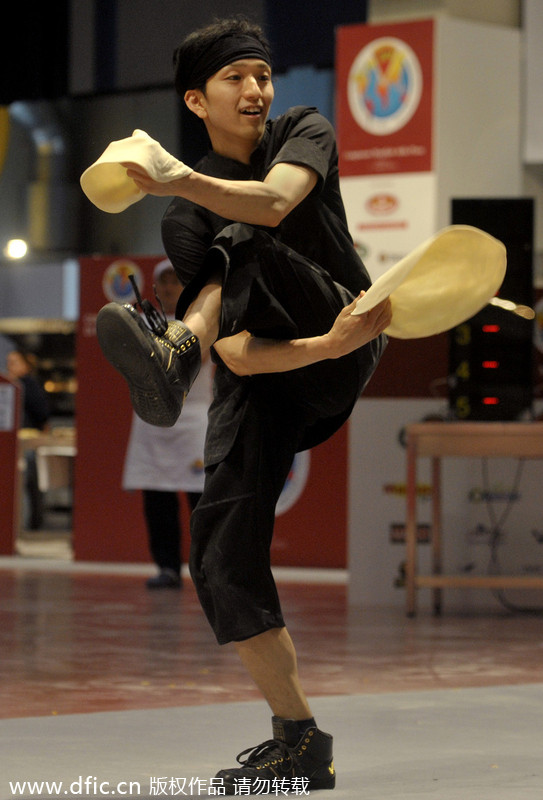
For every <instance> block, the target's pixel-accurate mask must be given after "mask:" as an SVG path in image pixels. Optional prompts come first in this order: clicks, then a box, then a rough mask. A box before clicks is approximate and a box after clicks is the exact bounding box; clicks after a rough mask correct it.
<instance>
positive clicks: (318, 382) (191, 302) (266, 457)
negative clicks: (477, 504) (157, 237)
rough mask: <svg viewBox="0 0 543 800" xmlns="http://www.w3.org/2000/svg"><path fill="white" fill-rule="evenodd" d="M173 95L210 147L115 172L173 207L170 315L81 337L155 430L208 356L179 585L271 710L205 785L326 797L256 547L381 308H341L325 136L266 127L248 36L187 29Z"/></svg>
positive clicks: (332, 424)
mask: <svg viewBox="0 0 543 800" xmlns="http://www.w3.org/2000/svg"><path fill="white" fill-rule="evenodd" d="M175 85H176V90H177V92H178V93H179V94H180V96H181V97H182V98H184V101H185V103H186V104H187V106H188V108H189V109H190V110H191V111H192V112H193V113H194V114H196V116H197V117H199V118H200V120H202V121H203V123H204V125H205V128H206V130H207V134H208V136H209V139H210V141H211V148H212V149H211V151H210V152H209V154H208V155H207V156H206V157H205V158H204V159H203V160H202V161H201V162H200V163H199V164H198V165H197V166H196V169H195V170H194V171H193V170H191V169H190V168H188V167H184V165H181V164H180V168H181V169H180V173H179V177H175V178H173V179H172V180H168V181H164V180H162V181H157V180H155V179H154V178H152V177H150V175H149V173H148V172H147V171H145V170H143V169H142V168H139V167H138V166H137V165H134V164H133V165H130V164H128V163H125V164H124V166H126V167H127V168H128V176H129V177H130V178H131V179H132V180H133V181H134V182H135V183H136V185H137V187H138V188H139V189H141V190H142V191H143V192H145V193H149V194H153V195H157V196H174V198H175V199H174V200H173V201H172V203H171V205H170V206H169V208H168V209H167V211H166V214H165V216H164V220H163V241H164V247H165V250H166V252H167V254H168V257H169V258H170V260H171V262H172V264H173V265H174V267H175V269H176V272H177V274H178V276H179V279H180V281H181V283H182V284H183V285H184V286H185V287H186V288H185V290H184V291H183V294H182V295H181V299H180V304H179V306H178V309H177V321H174V322H170V323H169V325H168V327H167V330H163V329H162V328H161V327H160V325H158V327H157V326H156V325H155V330H154V332H151V331H149V328H148V327H146V326H145V324H144V323H143V322H142V320H141V315H140V314H139V313H137V312H136V311H135V309H134V308H132V307H130V306H120V305H116V304H109V305H108V306H106V307H105V308H104V309H102V311H101V312H100V314H99V316H98V320H97V330H98V336H99V340H100V344H101V346H102V349H103V351H104V353H105V355H106V357H107V358H108V359H109V361H110V362H111V363H112V364H113V365H114V366H115V367H116V368H117V369H118V370H119V371H120V372H121V374H122V375H123V376H124V377H125V379H126V380H127V382H128V384H129V387H130V392H131V398H132V402H133V404H134V408H135V410H136V412H137V413H138V414H140V415H141V416H142V417H143V418H145V419H147V421H150V422H153V423H154V424H158V425H166V426H168V425H172V424H173V422H174V421H175V419H176V417H177V416H178V414H179V412H180V410H181V407H182V403H183V399H184V396H185V393H186V392H187V391H188V390H189V388H190V385H191V382H192V380H194V377H195V375H196V374H197V371H198V368H199V357H200V351H201V350H203V349H207V348H209V347H213V357H214V360H215V361H216V363H217V370H216V375H215V385H214V401H213V403H212V406H211V409H210V413H209V421H208V434H207V440H206V452H205V460H206V481H205V488H204V493H203V496H202V499H201V501H200V503H199V504H198V507H197V509H196V511H195V512H194V514H193V516H192V523H191V536H192V544H191V560H190V568H191V575H192V578H193V580H194V584H195V586H196V589H197V591H198V595H199V598H200V601H201V603H202V607H203V609H204V611H205V613H206V615H207V617H208V620H209V622H210V624H211V626H212V628H213V630H214V632H215V635H216V637H217V641H218V642H219V644H226V643H229V642H233V643H234V646H235V647H236V649H237V652H238V653H239V656H240V658H241V660H242V662H243V664H244V665H245V667H246V668H247V670H248V672H249V673H250V675H251V677H252V678H253V680H254V681H255V683H256V685H257V686H258V687H259V689H260V690H261V691H262V693H263V695H264V697H265V699H266V701H267V702H268V704H269V706H270V708H271V710H272V713H273V718H272V724H273V738H272V739H271V740H269V741H267V742H265V743H264V744H263V745H260V746H258V747H256V748H250V750H246V751H244V753H242V754H240V756H239V757H238V762H239V764H240V766H238V767H236V768H232V769H224V770H221V771H220V772H219V773H218V774H217V778H219V779H222V780H223V782H224V786H225V787H226V793H227V794H235V793H237V791H236V789H237V788H239V787H240V786H242V785H243V786H244V787H245V788H247V786H248V785H250V786H251V787H252V788H253V789H254V790H255V791H258V793H260V794H261V793H264V792H265V791H273V787H274V786H277V783H276V782H277V781H282V783H281V786H283V788H285V787H286V788H288V785H290V786H291V787H292V788H293V787H294V786H296V785H297V786H300V785H301V784H300V781H305V786H306V787H307V788H308V789H309V790H312V789H332V788H333V787H334V785H335V771H334V765H333V755H332V737H331V736H330V735H329V734H327V733H324V732H323V731H321V730H320V729H319V728H318V727H317V724H316V722H315V719H314V718H313V714H312V712H311V709H310V707H309V704H308V701H307V698H306V696H305V694H304V692H303V689H302V687H301V685H300V680H299V677H298V671H297V664H296V653H295V649H294V645H293V643H292V640H291V639H290V636H289V634H288V631H287V628H286V627H285V623H284V620H283V616H282V613H281V607H280V603H279V599H278V595H277V591H276V587H275V583H274V580H273V576H272V572H271V569H270V553H269V551H270V543H271V538H272V534H273V525H274V514H275V506H276V503H277V500H278V498H279V495H280V493H281V491H282V488H283V485H284V483H285V480H286V477H287V475H288V471H289V469H290V467H291V464H292V460H293V457H294V455H295V453H296V452H297V451H300V450H303V449H306V448H308V447H313V446H314V445H316V444H318V443H319V442H322V441H324V440H325V439H326V438H328V437H329V436H331V435H332V433H334V431H336V430H337V429H338V428H339V427H340V425H341V424H343V422H344V421H345V420H346V419H347V418H348V416H349V414H350V413H351V411H352V408H353V406H354V404H355V402H356V399H357V398H358V396H359V395H360V393H361V391H362V389H363V388H364V386H365V385H366V383H367V381H368V380H369V378H370V376H371V374H372V373H373V371H374V369H375V367H376V365H377V363H378V360H379V357H380V355H381V352H382V350H383V347H384V343H385V338H386V337H384V335H382V331H383V330H385V328H386V327H387V325H388V324H389V323H390V319H391V311H390V303H389V301H388V300H385V301H383V302H382V303H380V304H379V305H378V306H377V307H375V308H374V309H372V310H371V311H369V312H368V313H367V314H362V315H361V316H352V315H351V311H352V310H353V308H354V305H355V302H356V298H358V297H359V296H360V294H361V293H362V292H364V291H365V290H366V289H368V287H369V286H370V280H369V277H368V274H367V272H366V270H365V268H364V266H363V264H362V262H361V261H360V259H359V257H358V255H357V253H356V251H355V248H354V246H353V243H352V240H351V237H350V236H349V233H348V230H347V225H346V219H345V212H344V208H343V203H342V200H341V196H340V192H339V176H338V165H337V151H336V143H335V137H334V133H333V129H332V126H331V125H330V124H329V123H328V122H327V121H326V120H325V119H324V118H323V117H322V116H321V115H320V114H319V113H318V112H317V111H316V110H315V109H311V108H306V107H301V106H300V107H296V108H293V109H290V110H289V111H288V112H286V113H285V114H284V115H282V116H281V117H279V118H278V119H276V120H273V121H269V120H268V119H267V118H268V112H269V109H270V105H271V102H272V99H273V85H272V81H271V57H270V51H269V47H268V44H267V42H266V40H265V38H264V37H263V35H262V32H261V30H260V29H259V28H258V27H256V26H253V25H252V24H250V23H248V22H246V21H243V20H237V19H236V20H226V21H223V22H220V23H216V24H213V25H211V26H209V27H207V28H205V29H203V30H200V31H197V32H195V33H193V34H191V35H190V36H189V37H188V38H187V39H186V40H185V41H184V43H183V44H182V45H181V46H180V47H179V48H178V50H177V51H176V53H175ZM177 163H178V164H179V163H180V162H177ZM242 756H245V758H242ZM285 781H286V782H287V783H286V784H285ZM274 782H275V783H274ZM288 782H290V784H289V783H288ZM266 786H267V787H268V789H267V790H266V788H265V787H266Z"/></svg>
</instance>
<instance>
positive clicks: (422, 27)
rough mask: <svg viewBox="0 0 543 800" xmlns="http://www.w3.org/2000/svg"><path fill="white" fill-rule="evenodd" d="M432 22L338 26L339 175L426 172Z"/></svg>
mask: <svg viewBox="0 0 543 800" xmlns="http://www.w3.org/2000/svg"><path fill="white" fill-rule="evenodd" d="M433 38H434V23H433V21H432V20H423V21H415V22H403V23H397V24H393V25H349V26H344V27H340V28H339V29H338V34H337V41H336V51H337V52H336V97H337V130H338V146H339V166H340V173H341V175H342V176H348V175H381V174H387V173H399V172H429V171H431V170H432V105H433V104H432V84H433Z"/></svg>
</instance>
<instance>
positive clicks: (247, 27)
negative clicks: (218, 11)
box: [173, 16, 271, 97]
mask: <svg viewBox="0 0 543 800" xmlns="http://www.w3.org/2000/svg"><path fill="white" fill-rule="evenodd" d="M221 40H224V42H225V46H227V42H228V41H232V40H244V41H245V40H253V41H254V45H255V47H256V48H257V49H258V51H259V53H258V54H259V55H260V54H262V56H264V55H265V56H266V58H265V60H266V61H267V63H271V49H270V45H269V42H268V40H267V39H266V36H265V34H264V32H263V30H262V28H261V27H260V25H257V24H256V23H253V22H251V21H250V20H248V19H246V18H245V17H241V16H240V17H230V18H228V19H222V20H216V21H215V22H212V23H211V24H210V25H206V26H205V27H203V28H199V29H198V30H196V31H193V32H192V33H190V34H189V35H188V36H187V37H186V38H185V39H184V40H183V42H182V43H181V45H180V46H179V47H178V48H177V49H176V50H175V51H174V54H173V66H174V86H175V89H176V91H177V93H178V94H179V95H180V96H181V97H183V96H184V94H185V92H186V91H187V89H201V90H202V91H203V90H204V89H205V84H206V81H207V78H208V77H211V74H214V72H212V73H210V74H209V75H207V77H205V79H204V76H206V72H205V71H204V72H202V69H201V64H202V62H203V61H204V60H205V57H206V55H207V54H208V53H209V52H210V51H211V48H213V47H214V46H215V45H216V44H218V43H220V42H221ZM255 56H256V53H255ZM195 65H200V66H199V68H198V67H195ZM214 71H216V70H214ZM194 80H197V81H198V83H194ZM191 83H192V84H193V85H190V84H191Z"/></svg>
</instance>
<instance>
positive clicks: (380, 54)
mask: <svg viewBox="0 0 543 800" xmlns="http://www.w3.org/2000/svg"><path fill="white" fill-rule="evenodd" d="M421 93H422V71H421V68H420V64H419V60H418V58H417V56H416V55H415V53H414V52H413V50H412V49H411V48H410V47H409V45H407V44H406V43H405V42H403V41H402V40H401V39H396V38H394V37H392V36H385V37H382V38H380V39H374V41H373V42H370V43H369V44H367V45H366V47H364V48H363V50H361V51H360V52H359V54H358V55H357V56H356V58H355V60H354V61H353V64H352V66H351V70H350V72H349V78H348V86H347V96H348V100H349V107H350V109H351V113H352V115H353V117H354V118H355V120H356V122H357V123H358V125H360V127H361V128H362V129H363V130H365V131H367V132H368V133H372V134H373V135H374V136H387V135H389V134H391V133H394V132H395V131H397V130H399V129H400V128H403V126H404V125H405V124H406V123H407V122H408V121H409V120H410V119H411V117H412V116H413V114H414V113H415V111H416V110H417V107H418V104H419V101H420V97H421Z"/></svg>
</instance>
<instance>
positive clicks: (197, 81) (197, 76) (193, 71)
mask: <svg viewBox="0 0 543 800" xmlns="http://www.w3.org/2000/svg"><path fill="white" fill-rule="evenodd" d="M242 58H259V59H261V60H262V61H265V62H266V64H271V54H270V51H269V50H268V48H267V47H265V45H264V44H262V42H260V40H259V39H257V38H256V37H255V36H251V35H250V34H233V35H227V36H223V37H221V38H220V39H217V40H215V41H214V42H213V43H212V44H211V45H210V46H209V47H207V48H206V49H205V50H204V51H203V52H202V53H200V54H199V56H198V57H197V58H196V59H194V60H192V63H191V58H190V54H189V53H188V52H183V48H182V47H181V48H179V50H178V51H177V54H176V65H175V84H176V88H177V91H178V92H179V94H180V95H181V96H183V95H184V94H185V92H186V91H188V90H189V89H195V88H198V87H203V86H205V84H206V82H207V81H208V80H209V78H211V76H212V75H215V73H216V72H218V71H219V70H220V69H222V68H223V67H226V65H227V64H232V63H233V62H234V61H239V60H240V59H242Z"/></svg>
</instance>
